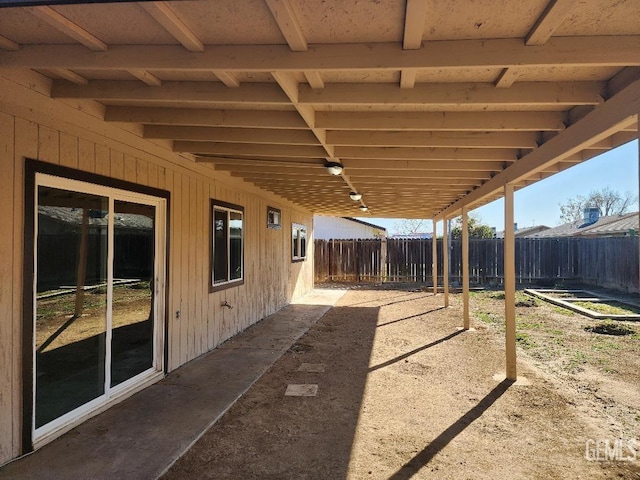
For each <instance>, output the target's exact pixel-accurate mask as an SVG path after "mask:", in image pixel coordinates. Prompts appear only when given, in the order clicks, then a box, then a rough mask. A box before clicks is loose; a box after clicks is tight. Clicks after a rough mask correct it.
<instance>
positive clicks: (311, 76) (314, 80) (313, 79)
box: [304, 70, 324, 88]
mask: <svg viewBox="0 0 640 480" xmlns="http://www.w3.org/2000/svg"><path fill="white" fill-rule="evenodd" d="M304 76H305V78H306V79H307V83H309V86H310V87H311V88H324V80H323V79H322V75H321V74H320V72H315V71H311V70H306V71H305V72H304Z"/></svg>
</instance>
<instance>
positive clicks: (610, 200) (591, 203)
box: [560, 187, 638, 222]
mask: <svg viewBox="0 0 640 480" xmlns="http://www.w3.org/2000/svg"><path fill="white" fill-rule="evenodd" d="M637 200H638V197H636V196H634V195H633V194H632V193H631V192H625V193H621V192H618V191H616V190H613V189H612V188H611V187H604V188H602V189H600V190H592V191H591V193H589V195H588V196H587V197H584V196H582V195H576V196H575V197H572V198H569V199H568V200H567V201H566V202H564V203H561V204H560V220H561V221H562V222H575V221H576V220H580V219H581V218H582V217H583V211H584V209H585V208H586V207H596V208H597V209H598V211H599V212H600V215H601V216H608V215H620V214H621V213H626V212H628V211H629V209H630V208H631V206H632V205H633V204H634V203H635V202H636V201H637Z"/></svg>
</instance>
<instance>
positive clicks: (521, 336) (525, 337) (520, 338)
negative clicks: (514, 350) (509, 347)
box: [516, 332, 536, 350]
mask: <svg viewBox="0 0 640 480" xmlns="http://www.w3.org/2000/svg"><path fill="white" fill-rule="evenodd" d="M516 342H517V343H518V345H520V346H521V347H522V348H524V349H525V350H528V349H530V348H533V347H535V346H536V344H535V342H534V341H533V340H531V337H530V336H529V334H528V333H522V332H520V333H516Z"/></svg>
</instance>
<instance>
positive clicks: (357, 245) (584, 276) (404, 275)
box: [314, 237, 639, 292]
mask: <svg viewBox="0 0 640 480" xmlns="http://www.w3.org/2000/svg"><path fill="white" fill-rule="evenodd" d="M436 241H437V242H438V258H437V259H436V261H437V263H438V272H440V273H442V272H443V271H444V268H443V267H444V266H443V263H442V239H437V240H436ZM431 242H432V240H431V239H387V240H379V239H375V240H368V239H367V240H316V241H315V259H314V262H315V279H316V281H317V282H324V281H331V280H334V281H343V282H382V281H400V282H417V283H427V284H430V283H431V282H432V248H431V245H432V243H431ZM450 248H451V251H450V255H449V259H450V266H449V268H450V275H449V278H450V280H451V282H452V283H454V284H455V283H457V282H460V280H461V276H462V244H461V241H460V239H451V245H450ZM638 252H639V249H638V237H603V238H577V237H561V238H516V281H517V282H518V283H521V284H541V285H554V284H558V283H563V282H581V283H584V284H587V285H596V286H603V287H609V288H615V289H618V290H624V291H629V292H636V291H638V261H639V259H638ZM439 278H440V279H441V278H442V275H440V276H439ZM469 278H470V281H471V282H472V283H475V284H480V285H486V284H492V283H498V284H501V283H502V281H503V279H504V242H503V240H502V239H499V238H496V239H480V238H472V239H470V240H469Z"/></svg>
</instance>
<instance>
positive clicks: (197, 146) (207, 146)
mask: <svg viewBox="0 0 640 480" xmlns="http://www.w3.org/2000/svg"><path fill="white" fill-rule="evenodd" d="M173 151H174V152H189V153H196V154H197V153H210V154H214V155H239V154H244V155H252V156H256V157H260V156H269V157H294V158H296V157H302V158H306V157H322V156H324V155H326V152H325V150H324V148H323V147H321V146H317V147H316V146H311V145H263V144H255V145H252V144H245V143H213V142H189V141H176V142H173Z"/></svg>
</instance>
